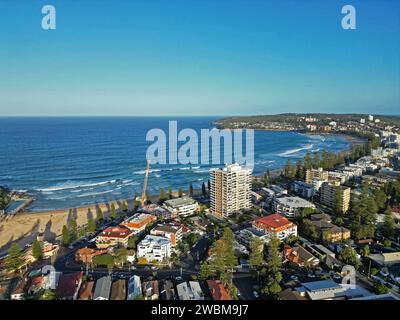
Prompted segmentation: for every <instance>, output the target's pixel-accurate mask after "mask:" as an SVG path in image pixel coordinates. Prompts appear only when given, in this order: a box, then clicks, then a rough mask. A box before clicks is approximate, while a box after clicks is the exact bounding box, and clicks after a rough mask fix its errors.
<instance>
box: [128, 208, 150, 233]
mask: <svg viewBox="0 0 400 320" xmlns="http://www.w3.org/2000/svg"><path fill="white" fill-rule="evenodd" d="M156 220H157V217H156V216H155V215H152V214H147V213H136V214H135V215H133V216H132V217H130V218H128V219H126V220H125V221H124V222H122V223H121V226H123V227H126V228H128V229H129V230H131V231H132V232H133V234H138V233H140V232H142V231H144V230H145V229H146V227H147V226H148V225H149V224H151V223H152V222H154V221H156Z"/></svg>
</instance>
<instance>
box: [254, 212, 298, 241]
mask: <svg viewBox="0 0 400 320" xmlns="http://www.w3.org/2000/svg"><path fill="white" fill-rule="evenodd" d="M252 225H253V227H254V228H255V229H257V230H258V231H260V232H262V233H263V234H265V235H267V236H268V238H271V237H276V238H278V239H279V240H284V239H286V238H287V237H289V236H292V235H293V236H297V225H295V224H294V223H293V222H291V221H289V220H288V219H287V218H285V217H284V216H281V215H280V214H279V213H274V214H271V215H269V216H266V217H262V218H258V219H256V220H254V221H253V222H252Z"/></svg>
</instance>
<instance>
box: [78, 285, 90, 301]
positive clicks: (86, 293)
mask: <svg viewBox="0 0 400 320" xmlns="http://www.w3.org/2000/svg"><path fill="white" fill-rule="evenodd" d="M93 287H94V281H85V282H84V283H82V285H81V288H80V289H79V294H78V299H79V300H92V299H93Z"/></svg>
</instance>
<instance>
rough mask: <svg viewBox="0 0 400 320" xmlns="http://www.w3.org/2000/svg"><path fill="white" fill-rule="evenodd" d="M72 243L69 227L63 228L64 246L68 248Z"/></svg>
mask: <svg viewBox="0 0 400 320" xmlns="http://www.w3.org/2000/svg"><path fill="white" fill-rule="evenodd" d="M70 242H71V239H70V234H69V230H68V228H67V226H65V225H64V226H63V228H62V244H63V246H64V247H68V246H69V244H70Z"/></svg>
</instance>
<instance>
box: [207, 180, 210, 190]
mask: <svg viewBox="0 0 400 320" xmlns="http://www.w3.org/2000/svg"><path fill="white" fill-rule="evenodd" d="M207 188H208V193H210V190H211V182H210V179H208V181H207Z"/></svg>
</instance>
